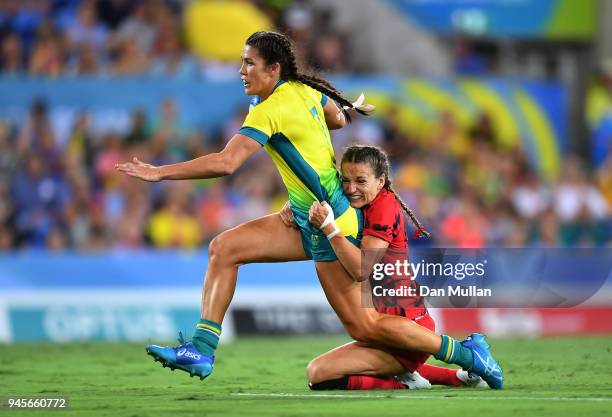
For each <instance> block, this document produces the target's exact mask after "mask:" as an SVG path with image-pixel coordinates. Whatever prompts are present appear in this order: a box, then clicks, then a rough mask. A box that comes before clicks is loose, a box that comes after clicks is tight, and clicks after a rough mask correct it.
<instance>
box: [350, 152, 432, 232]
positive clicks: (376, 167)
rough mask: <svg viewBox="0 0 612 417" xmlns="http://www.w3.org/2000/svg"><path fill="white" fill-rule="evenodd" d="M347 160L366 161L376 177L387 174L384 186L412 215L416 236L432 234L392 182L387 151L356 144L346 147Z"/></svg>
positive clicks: (409, 215) (410, 215)
mask: <svg viewBox="0 0 612 417" xmlns="http://www.w3.org/2000/svg"><path fill="white" fill-rule="evenodd" d="M345 162H350V163H365V164H368V165H369V166H370V168H372V171H373V172H374V176H375V177H376V178H380V177H381V176H383V175H384V176H385V185H384V186H383V187H384V188H386V189H387V190H389V191H391V192H392V193H393V195H395V199H396V200H397V202H398V203H399V204H400V206H401V207H402V209H403V210H404V212H406V214H407V215H408V217H410V220H412V223H413V224H414V226H415V227H416V228H417V231H416V232H415V234H414V236H415V237H419V236H420V235H423V236H425V237H430V236H431V234H430V233H429V232H428V231H427V230H425V227H423V225H421V222H420V221H419V219H417V217H416V216H415V214H414V212H413V211H412V210H411V209H410V208H409V207H408V206H407V205H406V203H404V200H402V198H401V197H400V196H399V194H398V193H397V191H395V189H394V188H393V185H392V184H391V177H390V176H389V173H390V171H391V164H390V163H389V157H388V156H387V153H386V152H385V151H383V150H382V149H380V148H379V147H378V146H371V145H354V146H351V147H349V148H347V149H346V151H345V152H344V155H342V162H341V163H342V164H344V163H345Z"/></svg>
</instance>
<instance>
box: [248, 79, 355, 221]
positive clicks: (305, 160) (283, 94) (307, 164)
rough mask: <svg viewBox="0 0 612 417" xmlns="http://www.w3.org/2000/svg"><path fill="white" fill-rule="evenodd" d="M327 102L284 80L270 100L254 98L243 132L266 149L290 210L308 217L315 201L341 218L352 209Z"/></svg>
mask: <svg viewBox="0 0 612 417" xmlns="http://www.w3.org/2000/svg"><path fill="white" fill-rule="evenodd" d="M326 102H327V96H325V95H324V94H322V93H321V92H319V91H317V90H315V89H313V88H311V87H309V86H307V85H304V84H302V83H300V82H296V81H288V82H286V81H284V80H281V81H279V83H278V84H277V85H276V86H275V89H274V90H273V92H272V94H271V95H270V96H269V97H268V98H267V99H266V100H264V101H261V102H260V103H257V99H256V100H255V102H254V103H253V104H256V105H255V106H252V107H251V110H250V112H249V114H248V116H247V117H246V120H245V121H244V124H243V126H242V128H241V129H240V130H239V132H238V133H241V134H243V135H245V136H248V137H250V138H252V139H254V140H256V141H257V142H259V143H260V144H262V145H263V146H264V149H265V150H266V152H268V154H269V155H270V157H271V158H272V160H273V161H274V164H275V165H276V167H277V168H278V170H279V172H280V174H281V177H282V179H283V182H284V183H285V186H286V187H287V190H288V191H289V200H290V202H291V208H292V209H294V211H298V212H302V213H305V214H306V217H307V213H308V210H309V209H310V206H311V204H312V203H313V201H327V202H328V203H329V204H330V205H331V206H332V208H333V209H334V215H335V216H336V217H338V216H340V215H341V214H343V213H344V212H345V211H346V210H347V209H348V207H349V202H348V200H347V198H346V197H345V196H344V194H343V193H342V188H341V183H340V175H339V173H338V171H337V169H336V161H335V158H334V148H333V147H332V143H331V138H330V135H329V130H328V129H327V125H326V124H325V115H324V114H323V106H325V103H326Z"/></svg>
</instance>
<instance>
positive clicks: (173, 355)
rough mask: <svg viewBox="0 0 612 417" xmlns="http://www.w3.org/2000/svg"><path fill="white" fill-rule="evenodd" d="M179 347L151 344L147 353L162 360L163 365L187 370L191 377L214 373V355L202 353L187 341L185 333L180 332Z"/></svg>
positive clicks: (203, 376) (202, 377) (157, 359)
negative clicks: (184, 336) (184, 337)
mask: <svg viewBox="0 0 612 417" xmlns="http://www.w3.org/2000/svg"><path fill="white" fill-rule="evenodd" d="M178 341H179V343H180V345H179V346H177V347H163V346H157V345H149V346H147V348H146V351H147V354H148V355H150V356H152V357H153V359H155V361H156V362H161V364H162V366H163V367H164V368H165V367H168V368H170V369H171V370H173V371H174V370H175V369H180V370H181V371H185V372H187V373H188V374H189V375H190V376H191V377H194V376H199V377H200V380H202V379H204V378H206V377H207V376H208V375H210V374H211V373H212V370H213V363H214V361H215V357H214V356H206V355H203V354H201V353H200V352H199V351H198V350H197V349H196V348H195V346H194V345H193V343H191V342H185V339H183V334H182V333H181V332H179V338H178Z"/></svg>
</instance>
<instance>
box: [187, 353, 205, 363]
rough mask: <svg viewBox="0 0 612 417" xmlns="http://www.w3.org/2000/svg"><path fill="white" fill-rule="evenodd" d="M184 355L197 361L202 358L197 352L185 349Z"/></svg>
mask: <svg viewBox="0 0 612 417" xmlns="http://www.w3.org/2000/svg"><path fill="white" fill-rule="evenodd" d="M185 357H187V358H191V359H195V360H196V361H199V360H200V359H201V358H202V355H198V354H197V353H193V352H189V351H187V352H185Z"/></svg>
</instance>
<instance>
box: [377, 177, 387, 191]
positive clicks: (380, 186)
mask: <svg viewBox="0 0 612 417" xmlns="http://www.w3.org/2000/svg"><path fill="white" fill-rule="evenodd" d="M386 183H387V177H386V176H385V174H383V175H381V176H380V177H379V178H378V184H376V188H378V191H380V190H382V189H383V188H384V186H385V184H386Z"/></svg>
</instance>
